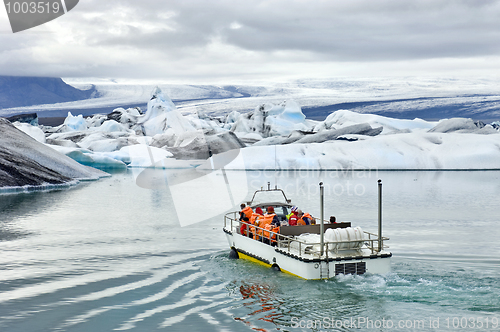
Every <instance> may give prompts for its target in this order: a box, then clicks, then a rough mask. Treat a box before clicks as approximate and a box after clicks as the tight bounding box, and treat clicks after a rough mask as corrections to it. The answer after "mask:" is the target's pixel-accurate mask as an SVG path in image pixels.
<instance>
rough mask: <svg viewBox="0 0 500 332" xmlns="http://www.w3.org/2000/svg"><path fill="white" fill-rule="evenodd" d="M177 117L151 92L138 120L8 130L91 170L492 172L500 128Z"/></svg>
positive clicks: (290, 106) (281, 107)
mask: <svg viewBox="0 0 500 332" xmlns="http://www.w3.org/2000/svg"><path fill="white" fill-rule="evenodd" d="M182 110H183V108H177V107H176V105H175V104H174V103H173V101H172V100H171V99H170V98H169V97H168V96H166V95H165V94H164V93H163V92H162V91H161V89H160V88H158V87H155V88H153V89H152V93H151V95H150V98H149V102H148V104H147V111H146V112H145V114H142V112H141V110H140V109H139V108H128V109H125V108H117V109H115V110H114V111H113V112H112V113H110V114H97V115H94V116H92V117H88V118H84V117H83V116H81V115H78V116H73V115H72V114H71V113H69V114H68V116H67V117H66V119H65V121H64V124H62V125H60V126H57V127H47V126H40V128H37V127H33V128H31V127H28V126H27V125H24V124H23V125H22V124H16V125H17V126H18V128H19V129H21V130H24V131H25V132H26V133H27V134H29V135H32V136H33V137H34V138H35V139H38V140H39V141H41V142H43V143H45V144H47V145H48V146H50V147H52V148H53V149H55V150H57V151H59V152H61V153H63V154H65V155H67V156H69V157H71V158H73V159H75V160H77V161H78V162H80V163H82V164H85V165H90V166H97V167H109V168H113V167H114V168H124V167H156V168H157V167H160V168H198V169H213V168H214V167H218V168H221V167H223V168H225V169H237V170H243V169H244V170H261V169H278V170H285V169H286V170H293V169H298V170H301V169H321V170H326V169H348V170H360V169H378V170H396V169H397V170H409V169H426V170H431V169H432V170H444V169H449V170H471V169H499V168H500V135H499V126H498V125H499V123H498V122H494V123H491V124H485V123H483V122H481V121H473V120H471V119H467V118H450V119H444V120H440V121H425V120H422V119H418V118H417V119H414V120H405V119H395V118H389V117H384V116H380V115H375V114H360V113H356V112H353V111H349V110H337V111H335V112H333V113H331V114H330V115H328V116H327V117H326V119H324V120H323V121H319V120H312V119H308V118H306V116H305V115H304V113H303V111H302V109H301V107H300V106H299V103H298V102H296V101H294V100H290V99H288V100H286V101H283V100H281V101H280V102H276V103H274V102H267V103H263V104H258V105H257V106H255V107H254V109H253V111H249V112H239V111H236V110H234V111H232V112H230V113H228V114H222V113H220V112H216V113H215V115H214V114H207V113H206V112H200V111H199V109H198V111H197V112H191V111H185V108H184V111H182ZM236 155H238V158H236ZM210 157H212V158H210ZM207 160H208V161H207ZM214 165H215V166H214Z"/></svg>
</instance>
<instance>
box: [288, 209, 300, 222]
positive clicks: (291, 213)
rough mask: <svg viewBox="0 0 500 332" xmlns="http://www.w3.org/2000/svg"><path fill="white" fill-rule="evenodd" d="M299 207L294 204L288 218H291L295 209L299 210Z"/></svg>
mask: <svg viewBox="0 0 500 332" xmlns="http://www.w3.org/2000/svg"><path fill="white" fill-rule="evenodd" d="M297 209H298V208H297V207H296V206H292V210H291V211H290V213H289V214H287V215H286V220H290V217H291V216H292V215H293V212H294V211H297Z"/></svg>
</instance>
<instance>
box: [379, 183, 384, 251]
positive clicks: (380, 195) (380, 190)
mask: <svg viewBox="0 0 500 332" xmlns="http://www.w3.org/2000/svg"><path fill="white" fill-rule="evenodd" d="M382 249H383V242H382V180H378V252H381V251H382Z"/></svg>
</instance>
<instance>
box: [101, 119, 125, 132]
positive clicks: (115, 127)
mask: <svg viewBox="0 0 500 332" xmlns="http://www.w3.org/2000/svg"><path fill="white" fill-rule="evenodd" d="M92 129H94V128H92ZM94 130H96V131H104V132H109V133H111V132H131V131H130V130H129V129H127V128H125V127H124V126H123V125H122V124H120V123H118V122H116V121H115V120H107V121H104V122H103V123H102V125H101V126H99V127H96V128H95V129H94Z"/></svg>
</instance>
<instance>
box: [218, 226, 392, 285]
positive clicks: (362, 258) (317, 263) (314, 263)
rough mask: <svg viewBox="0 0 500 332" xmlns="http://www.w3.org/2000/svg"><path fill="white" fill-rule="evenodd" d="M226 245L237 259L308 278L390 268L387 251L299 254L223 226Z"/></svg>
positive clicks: (388, 270) (378, 272) (371, 271)
mask: <svg viewBox="0 0 500 332" xmlns="http://www.w3.org/2000/svg"><path fill="white" fill-rule="evenodd" d="M224 232H225V234H226V237H227V240H228V243H229V246H230V248H231V249H232V250H235V251H236V252H237V253H238V257H239V258H243V259H247V260H250V261H253V262H256V263H259V264H262V265H264V266H267V267H274V268H279V269H280V270H281V271H282V272H285V273H287V274H291V275H294V276H297V277H299V278H303V279H308V280H319V279H329V278H333V277H335V276H336V275H338V274H358V275H361V274H365V273H369V274H386V273H389V272H390V271H391V256H392V254H391V253H388V252H385V251H382V252H380V253H372V252H371V251H370V250H369V249H367V248H364V249H359V250H352V251H351V252H343V253H342V254H341V255H339V254H334V253H333V252H330V253H329V254H325V255H323V256H321V257H320V256H319V255H316V256H313V255H302V254H299V253H298V252H294V251H293V250H290V248H289V247H278V246H271V245H269V244H266V243H262V242H260V241H256V240H254V239H252V238H249V237H246V236H242V235H241V234H238V233H237V230H236V228H233V230H230V229H226V228H224Z"/></svg>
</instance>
